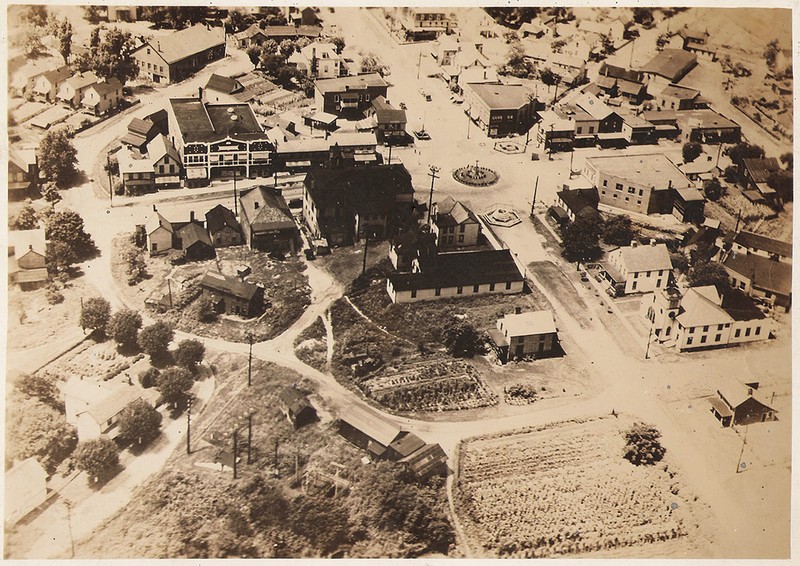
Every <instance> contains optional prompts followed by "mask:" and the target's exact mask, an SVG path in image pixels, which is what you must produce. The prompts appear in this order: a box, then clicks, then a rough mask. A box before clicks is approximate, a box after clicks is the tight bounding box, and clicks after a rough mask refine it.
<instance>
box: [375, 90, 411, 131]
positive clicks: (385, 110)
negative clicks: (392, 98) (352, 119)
mask: <svg viewBox="0 0 800 566" xmlns="http://www.w3.org/2000/svg"><path fill="white" fill-rule="evenodd" d="M372 107H373V108H374V109H375V116H377V118H378V123H379V124H405V123H406V111H405V110H403V109H400V108H395V107H394V106H392V105H391V104H389V103H388V102H386V99H385V98H384V97H383V96H376V97H375V98H373V99H372Z"/></svg>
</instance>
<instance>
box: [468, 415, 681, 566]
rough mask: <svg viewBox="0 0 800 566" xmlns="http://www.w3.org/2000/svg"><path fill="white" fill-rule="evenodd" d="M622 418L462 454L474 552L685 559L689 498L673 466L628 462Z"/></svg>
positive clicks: (546, 429) (482, 440)
mask: <svg viewBox="0 0 800 566" xmlns="http://www.w3.org/2000/svg"><path fill="white" fill-rule="evenodd" d="M631 424H632V422H631V421H630V420H629V419H626V418H624V417H621V418H619V419H615V418H612V417H607V418H598V419H593V420H589V421H586V422H568V423H558V424H553V425H545V426H543V427H539V428H537V429H534V430H528V431H523V432H517V433H508V434H501V435H492V436H486V437H479V438H475V439H472V440H469V441H467V442H465V443H464V444H462V446H461V457H460V462H459V477H458V478H457V480H456V488H455V489H456V492H455V498H456V502H457V503H456V505H457V506H456V510H457V513H458V514H459V517H460V519H461V521H462V524H463V525H464V528H465V531H466V532H467V536H468V538H469V539H470V544H471V546H472V547H473V550H474V551H478V549H481V550H480V551H478V552H479V553H480V554H481V555H485V556H487V557H509V558H531V557H555V556H564V555H579V556H580V555H589V556H591V554H590V553H593V552H597V551H607V550H614V549H618V548H623V547H633V548H636V547H642V546H644V547H646V549H647V555H648V556H649V557H657V556H671V557H677V556H681V555H683V556H685V555H687V554H688V553H689V552H690V551H691V549H692V545H693V540H692V535H693V530H692V527H691V525H692V524H693V523H692V515H691V513H690V510H689V508H690V503H691V501H692V497H691V495H690V494H688V493H686V491H685V489H684V487H683V486H682V484H681V481H680V478H679V476H678V475H677V474H676V473H675V472H674V471H673V469H672V465H671V464H670V463H669V454H667V457H666V458H665V459H664V460H663V461H662V462H660V463H658V464H656V465H654V466H634V465H633V464H631V463H630V462H628V461H627V460H625V459H624V458H623V448H624V445H625V439H624V436H623V435H624V432H625V431H626V430H627V429H628V428H629V427H630V425H631Z"/></svg>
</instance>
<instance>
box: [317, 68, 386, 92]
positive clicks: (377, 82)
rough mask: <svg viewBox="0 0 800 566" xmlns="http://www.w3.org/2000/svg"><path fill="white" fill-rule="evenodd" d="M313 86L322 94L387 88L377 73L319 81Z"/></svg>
mask: <svg viewBox="0 0 800 566" xmlns="http://www.w3.org/2000/svg"><path fill="white" fill-rule="evenodd" d="M314 86H315V87H316V89H317V90H318V91H320V92H321V93H322V94H325V93H327V92H343V91H345V90H363V89H366V88H370V87H383V88H386V87H388V85H387V84H386V81H384V80H383V77H382V76H381V75H380V74H379V73H368V74H366V75H353V76H349V77H336V78H333V79H321V80H318V81H316V82H315V83H314Z"/></svg>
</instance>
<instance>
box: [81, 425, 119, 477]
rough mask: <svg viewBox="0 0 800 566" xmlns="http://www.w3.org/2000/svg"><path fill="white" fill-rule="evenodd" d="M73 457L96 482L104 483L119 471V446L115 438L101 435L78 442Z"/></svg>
mask: <svg viewBox="0 0 800 566" xmlns="http://www.w3.org/2000/svg"><path fill="white" fill-rule="evenodd" d="M73 458H74V460H75V465H76V466H77V467H78V469H79V470H82V471H84V472H86V473H87V474H88V476H89V477H90V478H93V479H94V482H95V483H104V482H105V481H107V480H109V479H110V478H111V477H112V476H113V475H114V473H115V472H116V471H117V467H118V466H119V448H117V445H116V444H114V441H113V440H111V439H109V438H107V437H105V436H99V437H97V438H95V439H93V440H87V441H86V442H81V443H80V444H78V448H77V449H76V450H75V455H74V457H73Z"/></svg>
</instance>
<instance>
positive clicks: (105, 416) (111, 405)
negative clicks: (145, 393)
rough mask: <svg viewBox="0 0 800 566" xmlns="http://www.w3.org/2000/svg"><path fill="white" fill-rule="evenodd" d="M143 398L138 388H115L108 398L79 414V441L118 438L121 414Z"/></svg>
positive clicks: (124, 386)
mask: <svg viewBox="0 0 800 566" xmlns="http://www.w3.org/2000/svg"><path fill="white" fill-rule="evenodd" d="M141 398H142V395H141V392H140V391H139V389H138V388H136V387H133V386H129V385H121V386H118V387H115V388H113V389H112V390H111V392H110V393H109V394H108V395H107V396H106V397H104V398H103V399H101V400H99V401H97V402H95V403H92V404H91V405H89V406H88V407H86V409H84V410H83V411H81V412H80V413H78V423H77V425H76V428H77V429H78V440H80V441H81V442H84V441H86V440H92V439H93V438H97V437H98V436H100V435H106V436H108V437H109V438H111V439H113V438H116V437H117V435H118V434H119V430H118V429H117V423H118V422H119V415H120V413H121V412H122V410H123V409H124V408H125V407H127V406H128V405H129V404H130V403H133V402H134V401H137V400H139V399H141Z"/></svg>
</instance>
